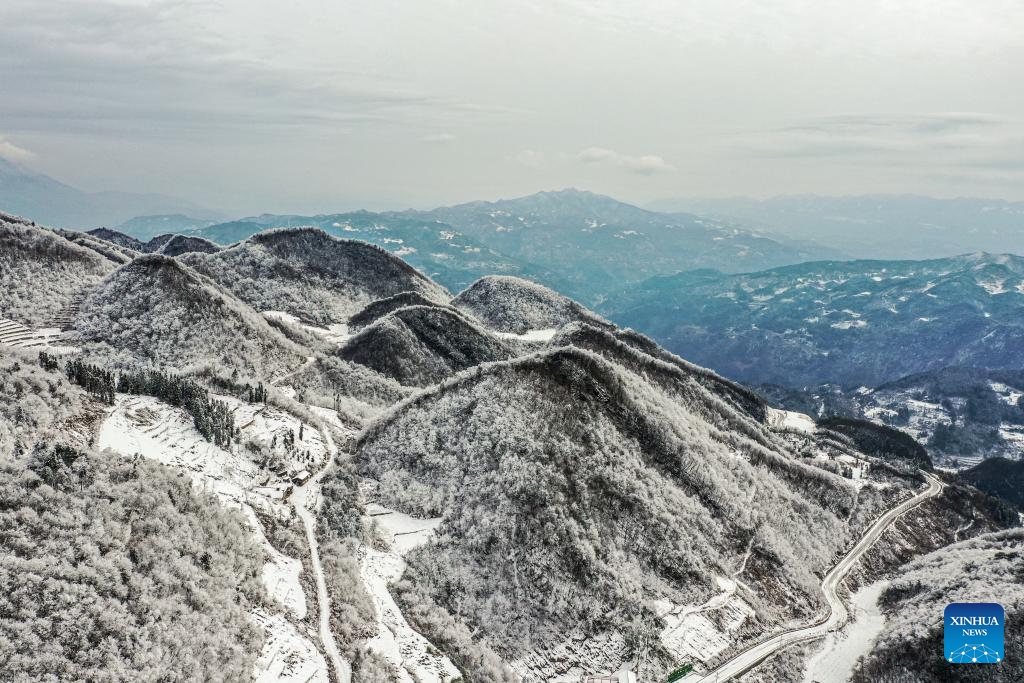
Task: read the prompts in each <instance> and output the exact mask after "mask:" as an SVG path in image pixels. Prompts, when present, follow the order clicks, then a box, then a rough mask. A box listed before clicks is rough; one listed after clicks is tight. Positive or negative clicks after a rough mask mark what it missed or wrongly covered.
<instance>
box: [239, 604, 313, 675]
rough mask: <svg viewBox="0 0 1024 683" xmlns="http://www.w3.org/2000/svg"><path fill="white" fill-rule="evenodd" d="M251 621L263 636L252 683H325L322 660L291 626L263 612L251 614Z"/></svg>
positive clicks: (276, 615) (303, 637)
mask: <svg viewBox="0 0 1024 683" xmlns="http://www.w3.org/2000/svg"><path fill="white" fill-rule="evenodd" d="M253 617H254V618H255V619H256V621H257V623H259V625H260V626H261V627H262V628H263V630H264V631H266V633H267V642H266V644H265V645H264V646H263V651H262V652H261V653H260V657H259V659H258V660H256V671H255V673H254V676H253V680H254V681H255V683H275V682H276V681H283V682H288V683H292V682H294V683H328V680H329V679H328V677H327V662H326V661H325V660H324V656H323V655H322V654H320V651H319V650H317V649H316V646H314V645H313V643H312V642H310V640H309V639H308V638H306V637H305V636H303V635H302V634H301V633H299V631H298V630H297V629H296V628H295V626H293V625H292V624H291V622H289V621H288V620H287V619H285V618H284V617H282V616H280V615H278V614H269V613H267V612H264V611H263V610H256V611H255V612H253Z"/></svg>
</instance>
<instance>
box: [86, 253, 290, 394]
mask: <svg viewBox="0 0 1024 683" xmlns="http://www.w3.org/2000/svg"><path fill="white" fill-rule="evenodd" d="M75 329H76V332H75V336H74V341H75V343H76V344H79V345H81V346H83V347H84V348H85V349H86V352H87V354H88V355H90V356H95V357H98V358H102V359H104V360H106V361H107V362H109V363H111V364H113V365H117V366H121V367H130V366H131V365H134V364H149V363H151V364H155V365H158V366H166V367H172V368H176V369H177V370H179V371H186V370H192V371H197V370H198V369H200V368H208V369H210V370H212V371H214V372H217V371H221V370H226V371H228V372H230V371H238V372H242V373H244V374H246V375H247V376H252V377H263V376H266V375H269V374H272V373H275V372H283V371H285V370H287V369H289V368H291V367H294V366H298V365H300V364H301V363H302V360H303V357H304V356H305V355H306V354H305V352H304V350H303V349H302V348H301V347H299V346H298V345H297V344H295V343H294V342H292V341H290V340H289V339H288V338H286V337H285V336H284V335H283V334H282V333H281V332H280V331H278V330H277V329H275V328H274V327H272V326H271V325H270V324H269V323H268V322H267V321H266V320H265V319H264V318H263V316H261V315H259V314H258V313H257V312H256V311H254V310H252V309H251V308H249V307H248V306H246V305H245V304H244V303H242V302H241V301H239V300H238V299H236V298H235V297H234V296H232V295H231V294H230V293H229V292H227V291H225V290H223V289H221V288H220V287H219V286H218V285H216V284H215V283H213V282H212V281H210V280H208V279H207V278H205V277H203V276H201V275H199V274H198V273H197V272H195V271H194V270H192V269H191V268H189V267H188V266H186V265H184V264H183V263H181V262H180V261H177V260H175V259H173V258H170V257H167V256H163V255H160V254H147V255H145V256H140V257H139V258H137V259H135V260H134V261H132V262H131V263H129V264H127V265H125V266H122V267H121V268H119V269H117V270H116V271H114V272H113V273H111V274H110V275H109V276H108V277H107V278H105V279H104V280H103V281H102V282H100V283H99V285H98V286H97V287H96V289H94V290H93V291H92V292H91V293H90V294H89V295H88V297H87V298H86V299H85V301H84V302H83V303H82V308H81V313H80V314H79V316H78V319H77V320H76V322H75Z"/></svg>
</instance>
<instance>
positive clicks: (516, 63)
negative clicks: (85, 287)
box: [0, 0, 1024, 213]
mask: <svg viewBox="0 0 1024 683" xmlns="http://www.w3.org/2000/svg"><path fill="white" fill-rule="evenodd" d="M1022 34H1024V3H1020V2H1016V0H983V1H981V2H979V1H978V0H943V2H941V3H939V4H935V3H931V4H922V3H921V2H919V1H918V0H865V2H861V3H855V4H851V3H849V2H845V1H844V0H819V1H818V2H813V3H811V2H807V1H806V0H723V1H722V2H719V3H711V4H709V3H706V2H700V1H698V0H651V2H645V3H642V4H640V5H638V4H637V3H634V2H628V1H627V0H586V1H584V0H545V1H542V0H523V2H521V3H498V2H491V1H487V0H483V1H481V0H441V1H440V2H439V3H419V4H417V3H408V2H403V1H402V0H377V1H376V2H373V3H361V4H351V3H349V4H344V5H342V4H338V3H330V2H324V1H323V0H296V1H295V2H294V3H290V4H287V5H285V4H282V3H253V2H248V1H246V0H90V1H89V2H82V1H80V0H51V1H50V2H46V3H42V2H38V1H37V0H5V2H3V3H0V91H2V93H3V96H2V97H0V130H3V132H4V134H5V135H6V136H7V137H6V138H5V141H4V142H3V143H2V144H3V145H4V146H3V148H2V149H3V151H2V152H0V153H2V154H3V155H4V156H5V157H6V158H14V157H18V159H19V163H26V164H28V165H30V166H33V167H34V168H36V169H37V170H40V171H44V172H47V173H49V174H51V175H53V176H55V177H57V178H59V179H61V180H65V181H68V182H71V183H73V184H77V185H82V186H86V189H91V190H101V189H127V190H142V191H158V192H164V193H172V194H178V195H183V196H187V197H191V198H195V199H197V200H200V201H203V202H206V203H210V204H212V205H214V206H218V207H223V208H226V209H228V210H229V211H237V212H240V213H249V212H257V211H262V210H278V211H307V210H340V209H343V208H358V207H361V206H367V207H370V208H374V207H377V208H379V207H382V206H390V207H401V206H405V205H421V206H424V205H435V204H440V203H447V202H452V201H460V200H466V199H473V198H479V197H495V196H511V195H514V194H525V193H527V192H531V191H535V190H539V189H545V188H551V187H565V186H586V187H589V188H592V189H594V190H597V191H601V192H606V193H610V194H613V195H618V196H621V197H623V198H625V199H632V200H636V201H644V200H646V199H653V198H655V197H659V196H670V195H673V194H686V195H699V194H705V195H708V194H714V195H722V194H730V195H735V194H752V195H758V196H762V195H767V194H776V193H791V192H818V193H842V194H850V193H859V192H880V191H889V192H917V193H932V194H983V195H1003V196H1006V197H1007V198H1012V199H1024V186H1022V185H1021V184H1020V182H1019V180H1020V178H1019V172H1020V159H1021V158H1024V154H1022V138H1024V135H1022V124H1021V122H1022V121H1024V89H1022V88H1020V82H1021V80H1022V77H1024V73H1022V71H1021V64H1024V43H1022V42H1021V41H1020V39H1019V36H1020V35H1022ZM936 112H938V113H936ZM944 112H946V113H944ZM948 112H953V113H948ZM595 143H599V146H592V145H594V144H595ZM25 150H32V152H34V153H35V156H34V157H33V156H31V155H26V154H25ZM574 150H580V151H578V152H574ZM355 169H358V172H355ZM257 202H258V203H259V204H258V205H256V204H257Z"/></svg>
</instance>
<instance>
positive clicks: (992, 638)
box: [943, 602, 1006, 664]
mask: <svg viewBox="0 0 1024 683" xmlns="http://www.w3.org/2000/svg"><path fill="white" fill-rule="evenodd" d="M1005 617H1006V615H1005V612H1003V607H1002V605H999V604H996V603H994V602H954V603H950V604H949V605H947V606H946V612H945V614H944V616H943V623H944V636H945V637H944V643H945V645H944V647H945V652H944V653H943V655H944V657H945V659H946V661H947V662H950V663H952V664H998V663H999V662H1001V661H1003V655H1004V654H1005V652H1004V651H1003V627H1004V621H1005Z"/></svg>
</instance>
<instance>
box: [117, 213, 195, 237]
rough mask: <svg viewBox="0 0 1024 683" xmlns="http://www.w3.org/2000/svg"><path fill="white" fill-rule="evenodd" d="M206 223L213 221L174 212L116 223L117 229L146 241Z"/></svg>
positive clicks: (190, 229)
mask: <svg viewBox="0 0 1024 683" xmlns="http://www.w3.org/2000/svg"><path fill="white" fill-rule="evenodd" d="M208 225H213V221H209V220H203V219H202V218H193V217H192V216H186V215H184V214H180V213H174V214H161V215H155V216H135V217H134V218H130V219H128V220H126V221H125V222H124V223H121V224H120V225H118V226H117V230H118V232H123V233H124V234H126V235H130V236H132V237H134V238H136V239H138V240H141V241H142V242H148V241H149V240H151V239H153V238H154V237H158V236H160V235H166V234H167V233H172V232H174V233H177V232H184V233H188V232H193V231H195V230H201V229H202V228H205V227H206V226H208Z"/></svg>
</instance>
